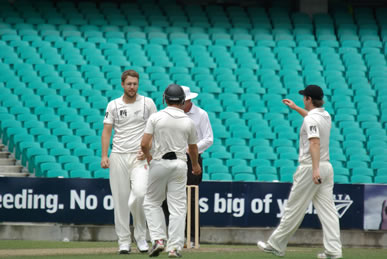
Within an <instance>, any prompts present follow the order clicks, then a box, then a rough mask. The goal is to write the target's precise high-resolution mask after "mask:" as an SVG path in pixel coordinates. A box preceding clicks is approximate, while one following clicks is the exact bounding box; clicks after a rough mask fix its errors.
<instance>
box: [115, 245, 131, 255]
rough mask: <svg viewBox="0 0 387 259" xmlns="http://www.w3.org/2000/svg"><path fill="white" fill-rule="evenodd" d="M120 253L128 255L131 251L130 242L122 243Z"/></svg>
mask: <svg viewBox="0 0 387 259" xmlns="http://www.w3.org/2000/svg"><path fill="white" fill-rule="evenodd" d="M118 253H119V254H121V255H126V254H129V253H130V245H129V244H121V245H120V248H119V250H118Z"/></svg>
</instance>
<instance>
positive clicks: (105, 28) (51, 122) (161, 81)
mask: <svg viewBox="0 0 387 259" xmlns="http://www.w3.org/2000/svg"><path fill="white" fill-rule="evenodd" d="M332 10H335V11H332V12H331V13H327V14H319V15H315V16H314V17H313V18H312V19H311V18H310V17H309V16H308V15H306V14H302V13H296V12H292V11H291V10H290V9H287V8H286V7H276V8H266V7H263V6H259V5H257V6H254V7H249V8H244V7H237V6H227V5H205V6H204V5H203V6H201V5H199V4H190V5H180V4H179V3H177V1H173V0H162V1H156V0H154V1H153V0H149V1H135V2H130V3H124V2H118V3H116V2H108V1H105V2H104V1H98V2H79V3H78V2H65V1H64V2H63V1H48V0H47V1H44V0H43V1H36V2H35V1H22V2H20V1H17V4H11V3H9V2H7V1H2V2H1V3H0V104H1V110H0V119H1V120H0V136H1V138H2V141H3V143H5V144H7V145H8V146H9V148H10V149H11V150H12V151H14V152H15V156H16V157H17V158H18V159H21V160H22V163H23V164H24V165H26V166H27V167H28V169H29V170H30V171H31V172H33V173H35V175H36V176H39V177H87V178H90V177H91V178H93V177H94V178H107V177H108V174H109V172H108V170H106V169H105V170H104V169H101V168H99V167H98V162H99V157H100V153H101V146H100V144H99V143H100V140H99V139H100V136H101V132H102V128H103V124H102V122H103V115H104V110H105V108H106V105H107V103H108V101H110V100H112V99H114V98H117V97H119V96H120V95H121V94H122V88H121V85H120V84H121V82H120V76H121V73H122V71H123V70H124V69H129V68H132V69H135V70H137V71H138V72H139V73H140V88H139V92H140V93H141V94H143V95H146V96H149V97H151V98H153V100H154V101H155V103H156V105H157V106H158V109H162V108H163V107H164V106H163V103H162V93H163V90H164V89H165V87H166V86H167V85H168V84H170V83H172V82H175V83H178V84H182V85H187V86H190V87H191V90H192V91H194V92H198V93H200V94H199V96H198V98H196V99H195V102H196V103H197V104H198V105H200V106H201V107H202V108H204V109H205V110H206V111H207V112H208V113H209V116H210V120H211V123H212V127H213V130H214V137H215V139H214V145H213V146H212V147H211V148H210V149H209V150H208V151H206V152H205V153H204V154H203V157H204V172H205V174H204V176H203V177H204V179H205V180H216V181H218V180H221V181H222V180H223V181H283V182H291V181H292V173H293V172H294V171H295V168H296V165H297V149H298V132H299V129H300V126H301V123H302V118H301V117H300V116H299V115H298V114H296V113H295V112H294V111H291V110H289V109H288V108H287V107H286V106H284V105H283V104H282V103H281V100H282V99H283V98H285V97H287V98H291V99H293V100H294V101H295V102H296V103H297V104H298V105H300V106H302V105H303V103H302V98H301V97H300V96H299V95H298V90H300V89H302V88H304V86H305V84H318V85H320V86H321V87H322V88H323V89H324V93H325V101H326V103H325V107H326V109H327V110H328V111H329V112H330V113H331V115H332V119H333V125H332V133H331V161H332V164H333V165H334V169H335V172H336V173H335V178H334V179H335V182H337V183H359V182H360V183H385V182H386V179H385V173H384V172H385V170H386V168H387V161H386V159H385V156H384V155H383V154H386V151H387V143H386V142H387V137H386V136H387V134H386V128H387V115H386V114H387V105H386V101H387V90H386V87H385V82H386V80H387V64H386V55H387V20H386V18H385V13H386V9H383V8H381V9H377V10H372V9H371V8H354V10H353V12H349V11H348V10H345V9H341V8H337V9H335V8H333V9H332Z"/></svg>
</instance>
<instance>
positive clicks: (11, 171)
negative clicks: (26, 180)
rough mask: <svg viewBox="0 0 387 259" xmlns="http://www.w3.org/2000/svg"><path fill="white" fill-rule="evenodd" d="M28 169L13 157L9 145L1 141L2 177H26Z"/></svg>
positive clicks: (0, 163)
mask: <svg viewBox="0 0 387 259" xmlns="http://www.w3.org/2000/svg"><path fill="white" fill-rule="evenodd" d="M28 175H29V173H28V171H27V170H26V169H25V168H24V167H23V166H21V165H18V161H17V160H16V159H15V158H13V157H12V154H11V152H8V151H7V147H6V146H5V145H4V144H1V143H0V176H1V177H25V176H28Z"/></svg>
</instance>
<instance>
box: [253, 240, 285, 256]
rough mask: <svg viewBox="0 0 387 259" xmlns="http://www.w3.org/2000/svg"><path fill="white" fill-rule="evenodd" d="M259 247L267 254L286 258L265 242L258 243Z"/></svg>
mask: <svg viewBox="0 0 387 259" xmlns="http://www.w3.org/2000/svg"><path fill="white" fill-rule="evenodd" d="M257 246H258V248H259V249H261V250H262V251H264V252H265V253H272V254H273V255H275V256H284V255H285V253H283V252H280V251H278V250H276V249H274V248H273V247H272V246H271V245H269V244H268V243H265V242H263V241H258V242H257Z"/></svg>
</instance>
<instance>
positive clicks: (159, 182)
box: [144, 159, 187, 251]
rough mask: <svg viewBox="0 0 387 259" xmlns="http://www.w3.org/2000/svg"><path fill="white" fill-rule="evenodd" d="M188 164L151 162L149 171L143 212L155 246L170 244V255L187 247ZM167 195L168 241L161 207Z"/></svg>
mask: <svg viewBox="0 0 387 259" xmlns="http://www.w3.org/2000/svg"><path fill="white" fill-rule="evenodd" d="M186 183H187V163H186V162H185V161H183V160H181V159H176V160H152V161H151V163H150V169H149V181H148V190H147V192H146V195H145V200H144V210H145V215H146V220H147V223H148V228H149V235H150V237H151V239H152V242H154V241H155V240H159V239H164V240H168V243H167V251H171V250H173V249H177V250H181V249H183V246H184V229H185V217H186V206H187V198H186V191H185V187H186ZM165 195H167V202H168V210H169V213H170V215H169V226H168V236H169V237H168V238H167V233H166V223H165V216H164V212H163V209H162V208H161V204H162V203H163V201H164V200H165V198H166V197H165Z"/></svg>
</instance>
